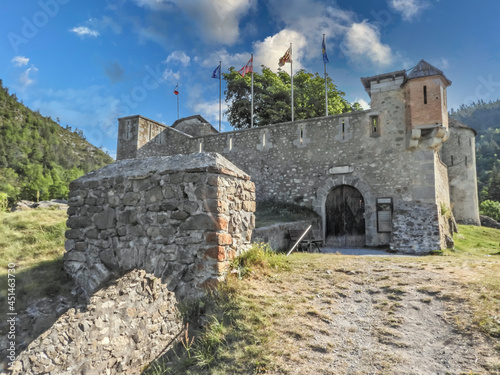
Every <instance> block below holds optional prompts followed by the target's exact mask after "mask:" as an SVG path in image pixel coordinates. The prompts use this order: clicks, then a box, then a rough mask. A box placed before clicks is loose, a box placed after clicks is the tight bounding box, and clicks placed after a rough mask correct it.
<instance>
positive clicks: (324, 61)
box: [322, 35, 330, 64]
mask: <svg viewBox="0 0 500 375" xmlns="http://www.w3.org/2000/svg"><path fill="white" fill-rule="evenodd" d="M322 47H323V64H326V63H329V62H330V61H329V60H328V56H327V54H326V45H325V36H324V35H323V45H322Z"/></svg>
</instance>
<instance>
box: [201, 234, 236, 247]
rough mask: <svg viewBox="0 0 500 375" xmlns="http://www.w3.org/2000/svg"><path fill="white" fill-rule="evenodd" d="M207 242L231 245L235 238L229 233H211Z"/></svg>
mask: <svg viewBox="0 0 500 375" xmlns="http://www.w3.org/2000/svg"><path fill="white" fill-rule="evenodd" d="M206 241H207V243H209V244H217V245H221V246H223V245H231V244H232V243H233V238H232V237H231V235H230V234H229V233H217V232H209V233H207V237H206Z"/></svg>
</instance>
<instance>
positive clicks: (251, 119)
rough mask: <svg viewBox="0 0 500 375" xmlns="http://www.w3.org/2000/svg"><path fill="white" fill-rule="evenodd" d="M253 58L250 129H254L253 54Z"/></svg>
mask: <svg viewBox="0 0 500 375" xmlns="http://www.w3.org/2000/svg"><path fill="white" fill-rule="evenodd" d="M250 56H251V58H250V60H251V61H252V103H251V106H252V107H251V110H250V127H251V128H253V53H252V54H251V55H250Z"/></svg>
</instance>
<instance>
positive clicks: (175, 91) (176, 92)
mask: <svg viewBox="0 0 500 375" xmlns="http://www.w3.org/2000/svg"><path fill="white" fill-rule="evenodd" d="M177 87H179V84H177V86H175V89H174V94H175V95H179V91H177Z"/></svg>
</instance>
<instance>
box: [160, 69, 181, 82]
mask: <svg viewBox="0 0 500 375" xmlns="http://www.w3.org/2000/svg"><path fill="white" fill-rule="evenodd" d="M180 78H181V75H180V73H179V72H174V71H173V70H172V69H165V70H164V71H163V74H162V80H163V81H166V82H168V83H176V82H177V81H179V80H180Z"/></svg>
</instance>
